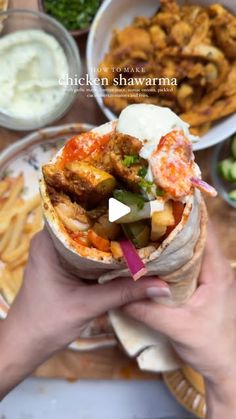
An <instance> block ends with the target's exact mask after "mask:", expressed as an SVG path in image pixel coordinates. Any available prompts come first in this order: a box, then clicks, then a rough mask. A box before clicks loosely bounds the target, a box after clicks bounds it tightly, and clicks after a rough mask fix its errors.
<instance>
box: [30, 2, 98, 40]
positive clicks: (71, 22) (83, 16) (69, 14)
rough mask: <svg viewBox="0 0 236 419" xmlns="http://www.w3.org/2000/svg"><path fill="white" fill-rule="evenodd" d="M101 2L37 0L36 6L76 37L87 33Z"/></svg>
mask: <svg viewBox="0 0 236 419" xmlns="http://www.w3.org/2000/svg"><path fill="white" fill-rule="evenodd" d="M101 3H102V1H101V0H38V7H39V9H40V10H41V11H43V12H44V13H46V14H48V15H50V16H52V17H54V18H55V19H57V20H58V21H59V22H60V23H61V24H62V25H64V26H65V28H66V29H67V30H68V31H69V32H70V34H71V35H72V36H73V37H74V38H77V37H79V36H81V35H84V34H86V33H88V31H89V28H90V25H91V23H92V20H93V18H94V16H95V14H96V13H97V11H98V8H99V6H100V4H101Z"/></svg>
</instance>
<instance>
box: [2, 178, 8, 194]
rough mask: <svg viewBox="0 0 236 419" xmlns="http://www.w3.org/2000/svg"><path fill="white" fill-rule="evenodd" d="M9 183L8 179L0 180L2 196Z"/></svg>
mask: <svg viewBox="0 0 236 419" xmlns="http://www.w3.org/2000/svg"><path fill="white" fill-rule="evenodd" d="M8 187H9V183H8V181H7V180H6V179H4V180H1V182H0V196H2V195H3V194H4V193H5V192H6V191H7V189H8Z"/></svg>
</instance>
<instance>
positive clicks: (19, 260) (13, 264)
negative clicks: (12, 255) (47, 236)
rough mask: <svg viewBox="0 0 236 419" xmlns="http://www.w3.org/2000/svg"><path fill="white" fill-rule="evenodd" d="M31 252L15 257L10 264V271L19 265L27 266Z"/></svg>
mask: <svg viewBox="0 0 236 419" xmlns="http://www.w3.org/2000/svg"><path fill="white" fill-rule="evenodd" d="M28 257H29V253H28V252H25V253H24V254H23V255H21V256H20V257H19V258H17V259H15V260H14V261H13V262H11V263H9V264H8V268H9V269H10V271H12V270H14V269H16V268H18V267H19V266H22V267H23V268H24V267H25V265H26V263H27V261H28Z"/></svg>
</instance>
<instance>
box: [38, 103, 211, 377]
mask: <svg viewBox="0 0 236 419" xmlns="http://www.w3.org/2000/svg"><path fill="white" fill-rule="evenodd" d="M193 140H194V138H193V137H192V136H191V135H190V133H189V130H188V124H186V123H185V122H183V121H182V120H181V119H180V118H179V117H178V116H177V115H176V114H175V113H174V112H172V111H171V110H170V109H168V108H162V107H158V106H154V105H148V104H137V105H130V106H128V107H127V108H126V109H124V110H123V111H122V112H121V114H120V116H119V119H118V120H117V121H113V122H109V123H107V124H104V125H102V126H100V127H98V128H95V129H93V130H92V131H89V132H86V133H82V134H80V135H78V136H77V137H74V138H72V139H70V140H69V141H68V142H67V143H66V145H65V146H64V147H63V148H62V149H61V150H60V151H59V153H58V154H57V155H56V156H55V157H54V158H53V160H52V161H51V162H49V163H48V164H46V165H44V166H43V168H42V172H43V175H42V178H41V180H40V190H41V196H42V201H43V210H44V216H45V220H46V225H47V227H48V230H49V232H50V234H51V236H52V239H53V241H54V244H55V247H56V248H57V250H58V251H59V253H60V254H61V256H62V257H63V259H64V260H66V262H67V263H68V264H69V265H70V266H71V267H72V268H73V270H74V271H76V273H77V274H78V276H79V277H80V278H82V279H86V280H88V279H90V280H96V281H98V282H99V283H104V282H106V281H110V280H113V279H115V278H119V277H124V276H125V277H127V276H130V277H132V278H133V279H134V280H142V277H143V276H148V275H158V276H160V277H161V278H163V279H164V280H165V281H167V282H168V283H169V285H170V289H171V297H170V298H169V299H168V300H167V299H165V304H179V303H183V302H184V301H186V300H187V299H188V298H189V297H190V296H191V295H192V293H193V292H194V290H195V288H196V286H197V278H198V275H199V270H200V264H201V257H202V253H203V249H204V243H205V235H206V223H207V214H206V208H205V204H204V201H203V198H202V194H201V192H204V193H206V194H208V195H211V196H215V195H216V191H215V190H214V188H212V187H211V186H210V185H208V184H207V183H206V182H204V181H203V180H202V179H201V172H200V169H199V167H198V166H197V164H196V163H195V161H194V155H193V152H192V141H193ZM111 198H113V199H116V200H117V201H119V202H121V203H122V204H125V205H126V206H127V207H128V208H129V212H128V213H127V214H126V215H124V216H122V217H120V218H118V219H116V220H115V221H111V218H112V217H111V216H110V212H109V202H110V199H111ZM158 301H161V300H158ZM161 302H162V301H161ZM110 316H111V322H112V324H113V327H114V329H115V332H116V333H117V335H118V337H119V339H120V341H121V342H122V344H123V345H124V347H125V349H126V350H127V352H128V353H129V354H130V355H132V356H137V354H140V353H141V350H142V348H147V346H149V347H155V346H156V343H157V340H156V337H157V335H156V334H155V335H154V334H153V332H151V331H147V330H146V331H145V333H146V335H145V333H144V334H143V326H142V328H141V326H140V325H139V326H138V327H136V330H135V333H136V334H137V330H139V332H138V335H139V336H140V342H139V343H138V344H137V336H136V338H134V336H133V334H132V331H133V330H134V325H133V322H131V321H130V320H128V319H126V318H125V319H124V318H123V317H122V316H121V315H120V313H119V312H117V311H116V312H113V313H111V314H110ZM136 326H137V325H136ZM139 327H140V329H139ZM127 332H128V333H127ZM149 332H150V333H151V335H152V336H151V338H150V336H149V338H148V337H147V334H149ZM141 336H143V337H141ZM145 336H146V337H145ZM147 341H148V342H149V344H148V345H147ZM159 341H160V340H159ZM134 342H136V343H135V345H136V346H135V345H134ZM134 346H135V347H134ZM144 352H145V351H144ZM144 352H143V354H144ZM149 352H150V351H149ZM152 357H153V353H152ZM154 358H155V357H154ZM148 359H151V357H150V356H149V357H148ZM142 363H143V357H142ZM145 365H146V364H145V361H144V368H146V369H153V368H149V367H148V366H145Z"/></svg>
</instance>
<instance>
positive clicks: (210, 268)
mask: <svg viewBox="0 0 236 419" xmlns="http://www.w3.org/2000/svg"><path fill="white" fill-rule="evenodd" d="M123 310H124V311H125V313H126V314H128V315H129V316H131V317H133V318H135V319H137V320H139V321H141V322H143V323H145V324H146V325H147V326H149V327H151V328H153V329H156V330H158V331H160V332H162V333H164V334H165V335H167V336H169V338H170V339H171V341H172V343H173V346H174V348H175V350H176V351H177V353H178V354H179V355H180V357H181V358H182V359H183V360H184V361H185V362H186V363H189V364H190V365H191V366H192V367H193V368H195V369H196V370H197V371H199V372H200V373H201V374H202V375H203V376H204V377H205V381H206V384H207V391H208V396H209V397H208V407H209V409H210V410H211V411H213V410H212V409H213V407H212V404H214V409H215V406H217V413H218V415H219V416H216V415H215V413H214V416H209V417H214V419H216V418H217V417H219V418H222V417H223V413H221V412H224V413H225V411H221V410H220V408H219V403H220V401H221V400H222V398H223V401H224V403H223V404H224V405H225V404H228V406H229V408H230V405H234V406H233V407H234V410H232V409H231V410H230V414H229V416H228V417H230V419H232V418H233V417H236V402H235V391H236V281H235V280H234V275H233V271H232V269H231V268H230V265H229V263H228V262H227V260H226V259H225V257H224V256H223V254H222V252H221V250H220V248H219V245H218V243H217V240H216V238H215V235H214V233H213V230H212V228H209V231H208V239H207V244H206V249H205V254H204V259H203V264H202V270H201V274H200V278H199V287H198V289H197V290H196V292H195V293H194V295H193V296H192V298H191V299H190V300H189V301H188V303H187V304H185V305H182V306H178V307H169V306H164V305H159V304H156V303H154V302H151V301H143V302H134V303H131V304H129V305H127V306H126V307H125V308H124V309H123ZM212 400H214V403H212ZM226 400H227V403H226ZM210 410H209V412H210ZM214 412H215V410H214ZM232 412H234V415H235V416H233V415H232ZM209 414H211V413H209ZM220 414H221V416H220Z"/></svg>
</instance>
